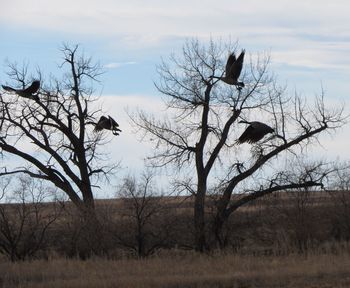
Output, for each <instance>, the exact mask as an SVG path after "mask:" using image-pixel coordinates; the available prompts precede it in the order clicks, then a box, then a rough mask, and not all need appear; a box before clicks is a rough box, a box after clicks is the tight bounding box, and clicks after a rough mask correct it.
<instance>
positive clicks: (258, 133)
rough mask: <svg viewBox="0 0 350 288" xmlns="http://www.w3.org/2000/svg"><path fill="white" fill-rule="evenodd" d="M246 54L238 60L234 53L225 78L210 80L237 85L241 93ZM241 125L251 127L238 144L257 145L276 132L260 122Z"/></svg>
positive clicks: (246, 122)
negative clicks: (240, 77) (241, 78)
mask: <svg viewBox="0 0 350 288" xmlns="http://www.w3.org/2000/svg"><path fill="white" fill-rule="evenodd" d="M244 54H245V50H242V52H241V54H239V56H238V58H236V55H235V53H233V52H232V53H231V54H230V55H229V57H228V59H227V62H226V67H225V74H224V76H221V77H218V76H211V77H210V78H211V79H213V78H215V79H219V80H221V81H223V82H225V83H226V84H229V85H235V86H236V88H237V90H238V91H239V92H240V91H241V90H242V88H243V87H244V83H243V82H240V81H238V78H239V76H240V75H241V72H242V68H243V60H244ZM239 123H245V124H249V126H248V127H247V128H246V130H245V131H244V132H243V134H242V135H241V136H240V137H239V138H238V140H237V143H238V144H242V143H245V142H246V143H250V144H253V143H256V142H258V141H260V140H261V139H262V138H263V137H264V136H265V135H266V134H269V133H273V132H274V131H275V130H274V129H273V128H271V127H270V126H269V125H267V124H265V123H262V122H259V121H252V122H248V121H244V120H242V121H239Z"/></svg>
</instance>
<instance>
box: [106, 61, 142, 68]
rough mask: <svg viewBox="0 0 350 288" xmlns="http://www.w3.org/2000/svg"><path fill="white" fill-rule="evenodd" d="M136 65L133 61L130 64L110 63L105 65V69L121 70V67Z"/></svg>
mask: <svg viewBox="0 0 350 288" xmlns="http://www.w3.org/2000/svg"><path fill="white" fill-rule="evenodd" d="M134 64H136V62H133V61H129V62H110V63H107V64H105V65H103V67H104V68H107V69H113V68H119V67H122V66H126V65H134Z"/></svg>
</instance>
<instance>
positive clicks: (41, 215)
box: [0, 175, 61, 261]
mask: <svg viewBox="0 0 350 288" xmlns="http://www.w3.org/2000/svg"><path fill="white" fill-rule="evenodd" d="M2 180H3V182H2V185H1V186H2V187H1V188H2V192H3V193H2V194H3V195H5V192H7V191H6V190H7V189H9V187H10V185H9V184H10V181H9V180H10V178H5V179H2ZM43 184H44V183H43V180H39V181H38V180H35V179H33V178H30V177H28V176H26V177H23V175H22V177H18V183H17V188H16V189H15V190H14V191H13V193H12V196H11V197H8V200H7V201H6V204H1V205H0V253H2V254H5V255H6V256H7V257H8V258H9V259H10V260H11V261H16V260H25V259H27V258H31V257H34V256H35V254H36V253H37V252H38V251H40V250H41V249H43V248H45V247H44V246H45V242H46V241H45V240H46V236H47V235H46V234H47V231H48V229H49V228H50V227H51V226H52V224H53V223H54V222H55V221H56V219H57V217H58V216H59V215H60V211H61V206H60V205H59V204H58V203H57V202H54V203H44V201H47V200H48V199H49V198H50V197H51V196H52V194H53V190H52V189H50V188H49V187H46V186H44V185H43ZM7 194H8V193H7Z"/></svg>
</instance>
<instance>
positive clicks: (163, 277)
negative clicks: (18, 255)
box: [0, 252, 350, 288]
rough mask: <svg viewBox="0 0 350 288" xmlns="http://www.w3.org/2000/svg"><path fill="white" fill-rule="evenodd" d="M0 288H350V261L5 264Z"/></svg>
mask: <svg viewBox="0 0 350 288" xmlns="http://www.w3.org/2000/svg"><path fill="white" fill-rule="evenodd" d="M0 271H1V274H0V277H1V278H2V279H1V281H0V287H2V288H5V287H6V288H7V287H32V288H34V287H35V288H38V287H52V288H61V287H84V288H89V287H120V288H124V287H136V288H141V287H142V288H148V287H152V288H157V287H171V288H175V287H179V288H180V287H181V288H183V287H184V288H186V287H204V288H205V287H240V288H243V287H246V288H248V287H298V288H299V287H301V288H302V287H307V288H311V287H314V288H316V287H317V288H326V287H350V255H349V254H347V253H338V254H327V255H309V256H308V257H305V256H301V255H291V256H288V257H287V256H284V257H276V256H264V257H254V256H239V255H231V254H230V255H229V254H226V255H225V254H218V255H214V256H207V255H198V254H194V253H186V254H185V253H184V252H177V253H174V252H171V253H170V254H167V255H161V256H157V257H153V258H149V259H144V260H135V259H124V260H117V261H112V260H106V259H92V260H88V261H79V260H68V259H53V260H50V261H43V260H40V261H32V262H21V263H9V262H0Z"/></svg>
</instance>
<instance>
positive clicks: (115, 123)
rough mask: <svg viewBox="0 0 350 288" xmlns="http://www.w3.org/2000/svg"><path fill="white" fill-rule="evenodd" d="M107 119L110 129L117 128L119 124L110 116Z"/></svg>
mask: <svg viewBox="0 0 350 288" xmlns="http://www.w3.org/2000/svg"><path fill="white" fill-rule="evenodd" d="M108 118H109V121H110V123H111V127H119V124H118V123H117V122H116V121H115V120H114V119H113V118H112V117H111V116H108Z"/></svg>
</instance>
